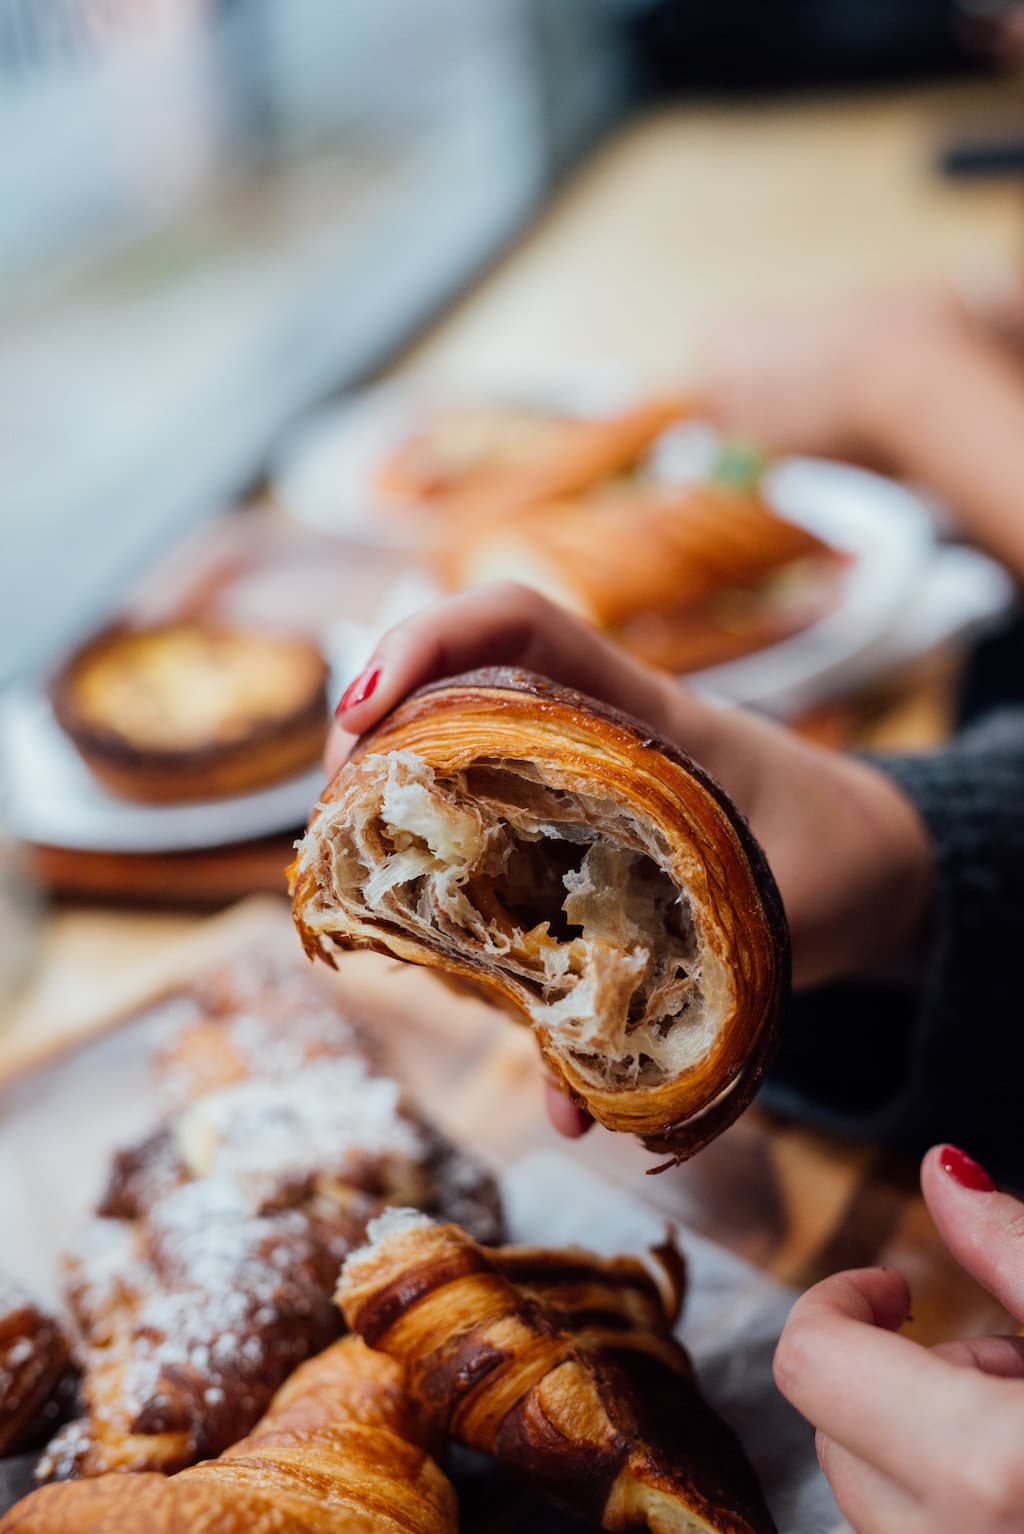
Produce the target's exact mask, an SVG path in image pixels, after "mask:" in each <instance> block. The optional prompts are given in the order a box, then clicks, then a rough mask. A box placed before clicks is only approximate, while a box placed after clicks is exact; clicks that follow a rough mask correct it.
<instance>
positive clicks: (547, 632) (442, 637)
mask: <svg viewBox="0 0 1024 1534" xmlns="http://www.w3.org/2000/svg"><path fill="white" fill-rule="evenodd" d="M477 666H522V667H525V668H526V669H527V670H529V671H537V672H539V673H540V674H541V675H542V676H548V677H552V678H553V679H554V680H555V681H559V682H563V683H565V684H567V685H568V686H570V687H577V688H579V689H580V691H582V692H587V693H590V694H592V695H593V696H594V697H598V698H603V699H605V701H607V702H609V703H613V704H614V705H615V706H616V707H618V708H622V709H626V710H628V711H629V712H630V713H633V714H636V715H637V716H639V717H640V718H642V719H646V720H648V721H650V722H651V723H652V724H655V725H658V724H659V723H660V721H661V720H662V718H663V716H664V714H665V711H666V702H667V694H668V689H669V684H668V682H667V681H666V679H665V678H664V677H662V676H660V675H659V674H658V673H657V672H655V671H652V670H651V669H650V668H649V667H647V666H644V665H641V664H640V663H639V662H638V661H635V660H633V659H631V658H630V657H629V656H627V655H626V654H625V653H624V652H623V651H622V650H620V649H619V648H618V647H617V646H615V645H613V644H612V643H611V641H610V640H608V639H605V638H604V637H603V636H602V635H601V634H599V633H598V632H597V630H596V629H593V628H591V627H590V625H589V624H586V623H584V622H582V621H581V620H580V619H579V618H576V617H573V616H572V615H571V614H569V613H567V612H563V611H562V609H561V608H559V607H556V606H555V605H554V604H553V603H551V602H549V601H547V600H546V599H545V598H544V597H541V596H539V595H538V594H537V593H536V592H535V591H530V590H529V589H528V588H527V587H524V586H516V585H513V584H511V583H509V584H501V585H497V586H487V587H481V588H480V589H479V590H478V591H471V592H467V593H466V594H465V595H464V596H459V597H452V598H450V599H449V600H448V601H446V602H440V603H438V604H436V605H435V606H433V607H428V608H426V609H424V611H423V612H421V613H417V614H415V615H414V616H413V617H412V618H408V619H406V621H405V622H404V623H400V624H398V625H397V626H396V627H395V628H393V629H391V630H390V631H389V632H388V633H387V634H385V635H384V637H383V639H381V641H380V643H379V644H378V645H377V647H376V649H375V650H374V652H373V655H372V656H371V657H370V660H369V661H368V662H367V665H366V667H365V668H364V670H363V671H362V672H360V674H359V676H358V677H356V678H355V680H354V681H353V682H352V683H351V684H350V685H349V687H348V689H347V690H346V692H345V694H344V695H343V697H342V699H341V703H340V704H339V718H340V722H341V724H342V725H343V726H344V729H345V731H347V732H348V733H349V734H355V735H359V734H362V733H363V732H364V731H366V730H368V729H369V728H370V727H371V726H372V725H374V724H376V722H377V721H378V719H381V718H383V716H384V715H385V714H386V713H387V712H388V710H389V709H391V708H393V707H394V706H395V704H396V703H398V702H400V700H401V699H402V698H404V697H405V696H406V695H407V694H408V693H410V692H412V691H413V690H414V689H415V688H417V687H421V686H423V684H424V683H426V682H432V681H436V680H438V679H439V678H442V677H446V676H456V675H457V674H458V673H459V672H460V671H470V670H473V669H474V668H475V667H477ZM696 713H699V709H697V707H696V705H695V714H696ZM339 749H343V743H338V742H335V743H334V744H333V745H332V750H335V751H337V750H339Z"/></svg>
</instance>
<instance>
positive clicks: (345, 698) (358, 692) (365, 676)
mask: <svg viewBox="0 0 1024 1534" xmlns="http://www.w3.org/2000/svg"><path fill="white" fill-rule="evenodd" d="M379 681H380V667H379V666H367V668H366V670H365V671H360V673H359V675H358V676H357V677H356V679H355V681H354V682H349V684H348V686H347V687H346V688H345V691H344V692H343V693H342V695H341V698H340V699H339V701H338V706H337V708H336V709H335V710H334V712H335V713H336V714H343V713H344V712H345V710H346V709H349V708H355V706H356V704H357V703H365V702H366V700H367V698H372V697H373V695H374V693H375V692H376V691H377V683H378V682H379Z"/></svg>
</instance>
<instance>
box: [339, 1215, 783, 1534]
mask: <svg viewBox="0 0 1024 1534" xmlns="http://www.w3.org/2000/svg"><path fill="white" fill-rule="evenodd" d="M370 1234H371V1238H372V1244H371V1245H370V1246H369V1247H367V1248H364V1249H363V1251H361V1252H359V1253H356V1254H355V1255H354V1256H353V1257H352V1258H350V1259H349V1261H348V1262H347V1263H346V1265H345V1267H344V1269H343V1270H342V1276H341V1281H340V1284H339V1289H338V1296H339V1302H340V1303H341V1305H342V1307H343V1309H344V1312H345V1317H346V1320H347V1321H348V1323H349V1325H350V1326H351V1327H352V1329H353V1330H354V1331H356V1332H358V1333H359V1334H360V1335H361V1336H363V1337H364V1338H365V1340H366V1341H367V1342H369V1343H370V1345H371V1346H372V1347H376V1348H379V1349H381V1350H382V1351H384V1352H386V1353H388V1354H389V1355H390V1356H391V1357H392V1358H394V1359H395V1360H396V1361H397V1362H399V1363H400V1364H401V1365H402V1366H403V1368H404V1369H405V1377H406V1381H407V1385H408V1388H409V1390H410V1392H411V1393H412V1395H413V1397H414V1399H415V1400H416V1401H417V1402H418V1403H419V1404H420V1405H421V1406H422V1408H423V1410H424V1412H425V1413H427V1414H429V1415H430V1417H431V1418H432V1419H433V1420H435V1421H436V1422H437V1423H438V1425H439V1426H440V1427H441V1429H442V1430H443V1431H445V1432H447V1433H448V1434H450V1435H451V1436H452V1437H454V1438H455V1439H456V1440H457V1441H458V1442H460V1443H463V1444H465V1445H467V1447H469V1448H472V1449H475V1450H477V1451H479V1452H482V1453H487V1454H492V1455H494V1456H495V1457H496V1459H497V1460H498V1462H499V1464H500V1465H503V1466H506V1467H508V1468H509V1469H512V1470H514V1471H516V1472H517V1473H519V1474H521V1475H523V1476H524V1477H526V1478H528V1479H529V1481H530V1482H531V1483H532V1484H534V1485H536V1486H538V1487H540V1488H542V1489H543V1490H544V1491H546V1493H547V1494H548V1495H549V1496H551V1497H552V1499H553V1500H555V1501H557V1502H559V1503H560V1504H561V1505H563V1506H565V1507H566V1508H567V1510H569V1511H570V1512H573V1513H575V1514H577V1515H582V1516H583V1517H585V1518H587V1519H589V1520H592V1521H593V1522H595V1523H597V1524H599V1525H600V1527H602V1528H604V1529H607V1530H611V1531H614V1530H623V1531H624V1530H634V1531H638V1530H643V1529H650V1530H657V1531H658V1534H671V1531H679V1534H683V1531H686V1534H695V1531H698V1530H699V1531H704V1534H772V1531H773V1530H774V1524H773V1522H772V1519H771V1515H770V1513H769V1512H768V1509H767V1507H766V1506H765V1503H764V1499H763V1495H762V1493H761V1490H760V1487H759V1486H758V1483H757V1478H756V1476H755V1475H754V1472H753V1470H752V1469H751V1467H750V1465H749V1464H748V1463H747V1460H746V1458H745V1456H744V1453H743V1450H742V1448H741V1446H740V1444H739V1443H738V1441H737V1440H736V1439H735V1437H734V1436H733V1434H732V1433H731V1432H730V1430H729V1429H728V1428H727V1427H725V1425H724V1424H723V1423H721V1422H720V1421H719V1420H718V1419H717V1417H716V1416H715V1414H714V1413H713V1412H712V1411H711V1409H710V1408H709V1407H708V1405H707V1404H706V1402H705V1401H704V1400H703V1399H702V1397H701V1395H700V1393H699V1391H698V1389H697V1386H696V1383H695V1381H694V1378H693V1374H692V1369H691V1366H690V1363H689V1360H688V1358H687V1357H686V1354H685V1352H684V1351H683V1349H682V1348H681V1347H680V1346H679V1344H678V1343H677V1342H676V1341H675V1339H674V1337H673V1336H672V1333H671V1327H670V1322H669V1321H668V1318H667V1316H666V1314H665V1313H664V1312H663V1311H662V1312H661V1313H660V1314H659V1313H658V1312H657V1311H652V1312H650V1313H649V1314H648V1315H646V1316H645V1317H641V1316H639V1315H636V1314H634V1313H633V1312H632V1310H631V1309H630V1308H628V1307H627V1311H626V1314H627V1315H628V1316H629V1319H628V1321H627V1322H626V1324H625V1325H621V1324H616V1320H618V1321H620V1322H621V1320H622V1315H621V1313H619V1314H618V1315H617V1307H616V1306H615V1305H612V1306H611V1310H610V1315H609V1311H608V1305H607V1301H605V1302H602V1305H601V1306H600V1307H599V1312H598V1313H599V1314H601V1312H603V1313H604V1321H603V1324H601V1323H600V1322H595V1320H594V1319H593V1316H592V1314H591V1315H585V1316H584V1318H583V1319H582V1320H580V1319H578V1318H577V1316H576V1315H575V1314H574V1312H573V1309H572V1307H570V1308H568V1309H565V1308H560V1307H559V1305H558V1290H559V1286H558V1285H557V1283H556V1282H555V1280H554V1274H553V1271H552V1270H553V1269H554V1268H555V1267H556V1266H557V1261H558V1254H557V1253H549V1254H548V1263H547V1264H546V1265H545V1274H546V1282H547V1284H548V1286H549V1287H550V1288H551V1289H552V1290H553V1292H554V1303H552V1302H551V1300H550V1299H548V1298H547V1297H546V1296H545V1295H544V1294H542V1293H541V1292H539V1291H538V1290H537V1289H536V1288H531V1287H530V1285H528V1284H522V1283H518V1282H516V1281H515V1278H514V1277H513V1276H512V1275H514V1274H515V1273H516V1271H517V1270H519V1271H520V1272H521V1271H522V1267H523V1265H522V1262H521V1260H519V1259H513V1260H511V1261H510V1260H508V1259H507V1258H504V1257H503V1253H502V1251H501V1250H500V1249H499V1250H497V1251H493V1252H489V1251H486V1250H485V1249H483V1248H482V1247H480V1246H478V1245H477V1244H476V1243H475V1242H473V1241H471V1240H470V1239H469V1238H468V1237H467V1236H466V1235H465V1233H464V1232H463V1231H460V1230H458V1229H457V1228H456V1227H454V1226H437V1225H430V1224H429V1223H424V1222H417V1221H415V1220H413V1221H411V1222H408V1221H407V1222H404V1223H403V1222H402V1220H401V1217H398V1218H393V1219H392V1221H391V1222H390V1224H388V1225H386V1223H385V1221H381V1222H380V1224H379V1225H378V1226H375V1227H371V1232H370ZM565 1260H566V1261H567V1264H568V1267H569V1270H570V1275H569V1283H570V1285H571V1286H578V1285H579V1284H580V1282H581V1281H582V1282H583V1284H584V1285H585V1286H588V1285H589V1286H590V1287H592V1288H594V1289H596V1290H597V1291H598V1292H599V1293H604V1294H605V1295H607V1293H608V1292H609V1291H610V1290H613V1289H614V1287H615V1283H614V1280H613V1278H612V1273H611V1271H610V1269H609V1266H608V1264H607V1263H603V1262H601V1261H600V1260H598V1259H589V1265H590V1271H589V1272H588V1258H587V1256H586V1254H583V1253H580V1252H572V1253H570V1254H568V1255H567V1257H566V1259H565ZM620 1277H621V1278H624V1277H625V1274H621V1275H620ZM647 1321H649V1322H650V1326H649V1327H648V1326H647V1324H646V1322H647ZM609 1322H610V1324H609Z"/></svg>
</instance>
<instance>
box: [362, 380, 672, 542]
mask: <svg viewBox="0 0 1024 1534" xmlns="http://www.w3.org/2000/svg"><path fill="white" fill-rule="evenodd" d="M692 413H693V405H692V402H691V401H690V399H689V397H687V396H684V395H680V394H668V395H664V396H660V397H657V398H653V399H649V400H644V401H642V402H641V403H640V404H638V405H635V406H634V407H633V408H631V409H630V410H627V411H625V412H623V413H622V414H621V415H617V416H607V417H593V416H587V417H584V416H575V417H573V416H559V415H552V414H549V413H546V412H543V411H541V410H528V409H523V408H516V409H512V408H507V409H503V408H501V407H500V406H495V405H481V406H472V405H465V406H458V407H450V408H448V409H444V410H439V411H438V412H437V414H436V415H434V416H433V417H431V418H430V419H428V420H427V422H426V423H425V425H424V427H423V429H422V430H421V431H420V432H418V433H417V434H416V435H415V436H413V437H411V438H408V439H407V440H406V441H405V442H403V443H401V444H400V445H399V446H398V447H397V449H396V450H395V451H394V452H393V453H392V454H391V455H390V456H389V457H387V458H385V459H384V461H383V462H382V463H381V464H380V465H379V467H378V469H377V473H376V476H375V484H376V488H377V489H378V490H379V491H380V492H381V493H382V495H383V496H384V497H385V498H393V499H394V500H395V501H397V502H401V503H403V504H405V505H409V504H420V505H433V506H439V507H441V508H442V510H444V511H447V512H453V513H456V514H458V513H463V512H466V513H469V514H472V515H473V516H475V517H480V516H485V517H491V516H494V515H497V514H499V513H502V512H510V511H514V510H516V509H518V508H519V507H521V506H529V505H533V504H535V503H537V502H540V501H547V500H550V499H551V498H552V497H556V496H563V495H574V494H576V493H577V492H579V491H581V490H586V489H588V488H589V487H590V486H592V485H595V484H598V483H599V482H601V481H602V480H605V479H608V478H609V477H611V476H614V475H620V474H627V473H629V472H630V471H631V470H632V469H634V468H635V467H636V465H637V464H638V463H639V462H640V460H641V459H642V458H643V457H644V456H645V455H646V454H647V452H648V450H649V449H650V448H651V447H652V446H653V444H654V443H655V442H656V441H657V439H658V438H659V437H660V436H661V435H662V433H663V432H665V431H667V430H668V428H669V427H670V426H673V425H675V424H676V423H678V422H679V421H681V420H684V419H686V418H687V417H688V416H689V415H691V414H692Z"/></svg>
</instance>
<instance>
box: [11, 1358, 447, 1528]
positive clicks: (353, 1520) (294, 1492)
mask: <svg viewBox="0 0 1024 1534" xmlns="http://www.w3.org/2000/svg"><path fill="white" fill-rule="evenodd" d="M428 1444H429V1439H428V1435H427V1433H426V1431H425V1428H424V1426H423V1424H422V1422H421V1420H420V1418H419V1417H418V1415H417V1413H416V1412H415V1410H414V1409H413V1406H412V1404H411V1402H410V1400H409V1397H408V1396H407V1394H406V1392H405V1391H404V1389H403V1387H402V1383H401V1377H400V1371H399V1370H398V1368H397V1367H396V1365H395V1364H394V1363H392V1361H391V1360H390V1359H388V1358H385V1357H384V1356H383V1355H381V1354H376V1353H372V1352H371V1351H370V1350H369V1349H368V1348H366V1347H364V1346H363V1344H362V1343H361V1342H360V1341H359V1340H358V1339H357V1338H354V1337H346V1338H344V1339H343V1340H342V1341H341V1342H339V1343H336V1344H335V1345H334V1346H333V1347H331V1348H329V1349H328V1350H327V1351H326V1352H325V1353H322V1354H321V1355H320V1356H319V1357H318V1358H315V1359H312V1360H311V1361H310V1362H309V1363H307V1364H305V1365H304V1366H303V1367H302V1368H300V1369H299V1370H298V1371H297V1372H296V1373H295V1374H294V1375H293V1376H292V1378H291V1379H290V1380H289V1381H288V1383H287V1384H286V1385H284V1386H283V1387H282V1389H281V1390H280V1391H279V1392H278V1394H277V1396H276V1397H275V1399H274V1401H273V1403H272V1405H271V1407H270V1410H269V1411H268V1412H267V1414H266V1416H265V1417H264V1418H263V1419H262V1421H261V1422H260V1423H259V1424H258V1425H257V1426H256V1428H255V1429H254V1430H253V1432H252V1433H251V1434H250V1435H249V1437H248V1438H245V1439H243V1440H242V1441H241V1442H239V1443H237V1444H235V1445H234V1446H233V1447H232V1448H231V1449H229V1450H227V1451H226V1452H225V1453H224V1454H223V1455H221V1457H220V1458H219V1459H216V1460H210V1461H207V1462H206V1463H204V1464H202V1465H196V1466H195V1467H194V1468H192V1469H189V1470H184V1471H181V1472H179V1473H178V1474H177V1475H174V1476H171V1477H170V1478H169V1479H165V1478H164V1477H163V1476H158V1475H145V1474H143V1475H132V1476H122V1475H105V1476H100V1477H99V1478H97V1479H96V1480H94V1481H79V1482H75V1483H72V1484H67V1485H63V1486H46V1487H43V1488H41V1489H40V1490H39V1491H37V1492H34V1493H33V1495H32V1496H30V1497H28V1498H26V1499H25V1500H24V1501H23V1502H20V1503H18V1504H17V1506H16V1507H14V1508H13V1509H12V1510H11V1512H9V1513H8V1514H7V1516H6V1517H5V1518H2V1519H0V1530H2V1531H3V1534H123V1531H124V1530H126V1529H131V1530H132V1531H133V1534H204V1531H209V1534H336V1531H337V1530H339V1529H342V1528H343V1529H345V1530H346V1531H348V1534H372V1531H377V1534H457V1529H458V1509H457V1505H456V1500H455V1493H454V1491H453V1490H452V1488H451V1486H450V1485H449V1483H448V1481H447V1480H446V1479H445V1477H444V1475H443V1474H442V1472H441V1470H440V1469H439V1468H438V1466H437V1465H436V1464H435V1463H434V1460H433V1459H432V1457H431V1455H430V1453H429V1449H428Z"/></svg>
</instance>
